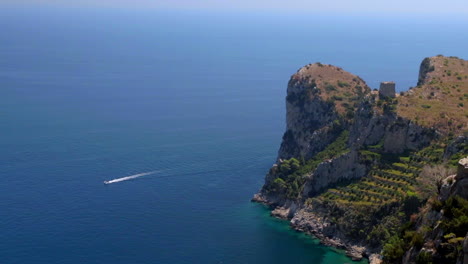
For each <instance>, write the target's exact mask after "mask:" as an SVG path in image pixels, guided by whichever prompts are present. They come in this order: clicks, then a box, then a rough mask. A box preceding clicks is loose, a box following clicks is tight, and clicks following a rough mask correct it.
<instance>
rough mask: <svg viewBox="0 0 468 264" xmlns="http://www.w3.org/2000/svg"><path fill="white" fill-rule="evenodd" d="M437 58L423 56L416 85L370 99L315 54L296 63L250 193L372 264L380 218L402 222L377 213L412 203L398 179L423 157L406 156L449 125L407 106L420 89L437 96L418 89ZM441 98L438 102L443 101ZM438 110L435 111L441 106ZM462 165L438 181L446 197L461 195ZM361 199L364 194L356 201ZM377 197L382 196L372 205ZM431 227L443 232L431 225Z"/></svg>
mask: <svg viewBox="0 0 468 264" xmlns="http://www.w3.org/2000/svg"><path fill="white" fill-rule="evenodd" d="M445 60H449V59H448V58H447V59H445V58H440V57H431V58H426V59H424V61H423V62H422V63H421V67H420V73H419V78H418V85H422V88H418V89H420V90H418V91H410V92H408V93H407V94H406V95H405V96H404V97H401V96H400V97H399V98H391V97H385V98H378V97H377V96H376V94H375V93H373V92H371V91H370V88H369V87H368V86H367V85H366V83H365V82H364V81H363V80H362V79H361V78H359V77H358V76H356V75H353V74H351V73H349V72H346V71H344V70H343V69H341V68H339V67H335V66H331V65H324V64H320V63H315V64H309V65H306V66H304V67H302V68H301V69H299V70H298V72H297V73H295V74H294V75H292V77H291V79H290V81H289V83H288V88H287V97H286V132H285V133H284V135H283V140H282V143H281V146H280V149H279V151H278V158H277V164H275V165H274V166H273V167H272V168H271V169H270V171H269V173H268V174H267V175H266V177H265V185H264V186H263V187H262V189H261V190H260V192H259V193H258V194H256V195H255V196H254V198H253V199H252V200H253V201H256V202H261V203H265V204H267V205H269V206H271V207H272V215H273V216H276V217H279V218H283V219H290V220H291V225H292V226H293V227H294V228H295V229H297V230H300V231H304V232H307V233H310V234H312V235H314V236H316V237H318V238H319V239H320V240H321V241H322V243H324V244H326V245H330V246H334V247H338V248H344V249H346V251H347V254H348V255H349V256H350V257H352V258H353V259H360V258H362V257H366V256H367V257H369V256H370V260H371V263H380V262H381V261H382V257H381V256H380V255H379V254H378V253H379V252H380V250H381V249H382V246H383V245H382V244H381V243H382V241H384V240H383V239H388V235H387V236H386V235H385V234H382V236H380V235H379V234H378V232H381V231H382V230H383V231H386V230H385V228H386V227H388V226H390V227H392V228H394V230H393V231H392V232H396V231H395V230H396V229H395V228H396V227H395V226H394V225H395V224H393V222H398V221H400V224H401V221H403V220H402V219H396V220H395V219H394V218H391V217H388V218H385V217H386V216H387V215H386V214H389V213H390V212H393V213H394V212H400V213H402V210H403V211H405V212H403V214H404V215H405V214H408V215H407V216H406V217H409V215H410V214H411V213H414V212H416V211H415V210H417V204H416V203H417V201H415V199H416V198H414V187H411V188H406V187H405V186H404V185H405V184H409V185H410V184H415V176H414V175H415V173H416V172H417V171H419V170H420V168H421V167H422V166H423V163H421V164H419V163H418V164H412V162H413V160H412V159H413V157H408V153H409V152H416V151H420V150H421V149H423V148H427V147H428V146H430V145H431V144H433V143H434V142H435V141H437V140H440V139H441V138H444V137H445V135H446V134H444V133H446V132H447V131H454V130H453V128H452V127H451V128H450V129H446V127H444V126H443V124H444V123H443V122H440V120H436V119H437V118H434V117H433V116H423V117H422V119H423V121H422V122H420V117H419V116H417V115H416V116H415V115H414V113H413V112H409V111H412V109H413V108H412V107H413V106H412V104H411V102H412V100H416V99H421V98H422V95H424V96H426V97H427V96H430V97H431V98H434V97H435V96H436V93H435V92H433V93H430V92H428V93H427V94H426V92H425V91H426V90H427V91H432V90H431V89H432V88H431V87H429V86H428V85H430V84H432V83H434V80H437V81H440V76H441V74H442V72H443V67H442V66H441V65H440V64H441V62H444V61H445ZM453 60H454V62H453V63H455V62H456V63H459V59H456V60H455V59H453ZM449 61H450V60H449ZM450 62H451V63H452V61H450ZM467 65H468V63H467ZM457 67H458V66H457ZM460 67H462V66H460ZM463 67H464V66H463ZM467 73H468V72H467ZM439 75H440V76H439ZM467 76H468V75H467ZM444 78H445V77H444ZM450 80H451V79H450ZM440 82H441V81H440ZM426 86H427V87H426ZM428 87H429V88H428ZM467 87H468V86H467ZM425 89H426V90H425ZM434 89H435V88H434ZM467 92H468V91H467ZM420 94H422V95H420ZM416 96H417V97H416ZM415 98H416V99H415ZM440 98H442V99H444V97H440ZM442 99H441V100H439V101H438V103H440V104H442V103H443V102H444V101H443V100H442ZM400 100H403V102H404V104H401V103H400ZM418 103H419V101H418ZM419 104H420V103H419ZM429 108H431V106H427V105H423V107H422V109H423V110H420V109H419V108H418V109H417V111H426V110H425V109H429ZM415 112H416V110H415ZM418 113H419V112H418ZM430 114H434V113H430ZM437 114H438V115H439V113H437ZM449 114H450V115H448V114H447V115H448V116H450V117H451V118H452V117H453V118H452V119H451V120H452V121H454V120H455V121H457V122H458V121H460V122H461V117H460V115H459V114H458V113H457V114H454V115H452V113H449ZM445 115H446V113H445V112H444V117H445ZM438 118H439V119H440V118H442V114H440V117H438ZM452 121H450V122H451V123H450V124H451V125H452V124H456V125H457V127H459V128H461V129H463V128H464V127H465V126H466V124H465V125H464V124H461V123H460V122H459V123H456V122H452ZM447 122H448V121H447ZM432 124H436V125H434V126H432ZM447 124H448V123H447ZM440 128H442V130H439V129H440ZM440 131H443V132H444V133H441V132H440ZM345 132H346V133H345ZM344 133H345V134H344ZM451 133H452V134H454V133H453V132H451ZM457 133H458V132H457ZM458 134H460V133H458ZM343 135H346V138H345V141H340V140H343V137H342V136H343ZM466 142H467V139H466V137H462V136H461V137H458V138H456V139H455V140H453V141H451V143H449V145H448V146H447V147H445V148H444V150H443V153H442V152H440V153H441V154H443V158H444V159H446V160H447V159H449V158H451V157H452V156H453V155H454V154H456V153H460V152H463V151H465V150H466ZM431 151H433V150H431ZM437 151H439V150H437ZM404 153H406V154H404ZM430 153H432V152H430ZM403 155H406V156H405V157H403ZM424 155H426V154H424ZM424 155H422V156H420V157H419V156H418V157H415V160H416V159H418V160H419V161H421V160H424V159H426V157H425V156H424ZM384 156H385V159H386V160H384V158H383V157H384ZM381 158H382V161H381V160H380V159H381ZM415 162H417V161H415ZM424 162H426V161H424ZM467 163H468V162H467ZM464 164H465V163H464ZM377 167H379V168H380V170H377V169H376V168H377ZM372 170H373V172H372ZM460 171H461V172H459V173H458V175H457V176H452V179H451V180H449V179H446V181H445V186H443V187H442V189H441V192H445V196H446V197H449V196H451V195H455V194H457V195H460V196H461V197H464V198H468V197H467V195H468V177H466V167H464V168H463V169H460ZM372 173H373V174H372ZM374 174H375V177H374ZM459 175H462V176H459ZM370 177H374V178H373V179H372V181H370V182H367V183H366V184H368V185H366V186H367V187H362V186H361V187H360V188H364V189H359V190H358V189H349V190H346V191H343V192H340V191H338V190H335V189H333V190H335V191H334V192H332V193H329V197H330V196H331V197H335V198H334V199H335V200H333V201H338V202H330V203H328V202H329V200H327V199H328V198H326V197H325V198H323V197H322V198H320V199H321V200H320V199H316V197H318V196H320V195H321V194H322V193H323V192H325V191H327V190H328V189H330V188H338V187H336V186H338V185H340V184H341V185H343V184H344V185H346V184H349V183H352V182H356V181H358V180H361V179H365V178H370ZM364 185H365V184H364V183H363V186H364ZM376 188H378V189H379V192H380V193H379V192H377V191H376V190H375V189H376ZM412 188H413V189H412ZM363 192H364V193H363ZM394 193H399V194H401V196H395V195H394ZM342 197H347V198H346V199H348V198H349V199H351V200H344V199H345V198H342ZM350 197H351V198H350ZM395 197H398V198H395ZM363 198H365V199H366V200H365V201H359V199H363ZM314 199H315V200H314ZM340 199H341V200H340ZM379 202H381V203H384V204H382V205H376V204H378V203H379ZM347 204H354V206H355V207H354V209H353V210H355V211H354V212H351V213H349V212H347V207H346V206H347ZM366 206H367V207H366ZM369 206H373V207H369ZM366 208H367V209H368V210H369V212H368V213H369V214H372V215H373V216H376V217H379V219H377V220H375V221H373V220H372V219H369V215H367V218H366V212H362V211H361V212H360V211H359V210H367V209H366ZM398 210H400V211H398ZM332 212H333V213H332ZM340 213H343V214H345V215H347V214H348V213H349V215H351V216H352V217H354V219H353V221H354V222H353V224H355V223H359V222H358V221H360V219H362V220H363V221H367V222H365V223H367V224H372V225H377V226H376V228H375V229H373V228H372V227H369V226H367V227H363V226H361V227H360V228H362V229H361V230H349V229H353V228H350V224H349V223H345V222H346V219H344V218H343V217H342V216H343V215H341V216H340V217H341V218H340V219H335V217H333V214H335V216H336V214H340ZM428 215H431V214H428ZM440 217H442V214H441V213H434V214H433V215H432V218H431V219H432V220H427V219H429V218H427V219H426V220H427V221H428V222H427V221H426V220H425V221H426V222H427V224H428V225H429V224H434V223H436V222H437V219H440ZM384 218H385V219H386V221H388V223H386V224H385V225H384V224H382V227H381V228H383V229H382V230H380V229H378V225H380V224H381V223H380V222H379V221H381V220H382V219H384ZM382 221H383V220H382ZM421 221H422V220H421ZM379 230H380V231H379ZM370 231H373V232H374V231H375V232H376V233H374V234H373V235H372V236H369V234H366V232H370ZM383 231H382V232H383ZM434 232H441V231H438V229H434ZM434 236H435V235H434ZM375 237H377V238H375ZM467 243H468V242H467ZM418 253H419V251H417V250H413V251H408V253H406V255H405V256H404V259H406V261H407V262H408V263H412V262H411V261H413V260H414V258H415V257H416V256H417V254H418Z"/></svg>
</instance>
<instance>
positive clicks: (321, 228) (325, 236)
mask: <svg viewBox="0 0 468 264" xmlns="http://www.w3.org/2000/svg"><path fill="white" fill-rule="evenodd" d="M251 201H252V202H257V203H262V204H265V205H267V206H269V207H270V208H272V209H273V210H272V211H271V213H270V214H271V216H273V217H276V218H280V219H284V220H288V221H290V224H291V227H292V228H293V229H294V230H297V231H299V232H304V233H307V234H309V235H311V236H314V237H316V238H317V239H319V241H320V243H322V244H323V245H325V246H330V247H334V248H338V249H343V250H345V254H346V255H347V256H348V257H350V258H351V259H352V260H354V261H359V260H361V259H363V258H367V259H369V263H370V264H380V263H382V260H381V256H380V255H379V254H377V253H375V252H373V251H371V250H370V249H368V248H367V247H365V246H360V245H357V244H355V243H351V242H348V241H346V240H344V239H341V238H340V236H334V235H336V234H337V232H338V231H337V230H336V228H335V227H332V225H331V224H330V223H329V222H328V221H326V220H325V219H324V218H322V217H320V216H318V215H316V214H314V213H313V212H308V211H307V210H306V209H303V208H299V207H298V206H297V205H296V204H295V203H293V202H289V203H288V202H287V203H286V204H288V205H290V207H284V206H276V207H275V206H273V204H272V203H271V202H269V200H268V199H267V198H266V197H264V196H262V195H261V194H255V195H254V197H253V198H252V200H251ZM291 205H292V206H291ZM332 233H335V234H332Z"/></svg>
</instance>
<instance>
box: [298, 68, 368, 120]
mask: <svg viewBox="0 0 468 264" xmlns="http://www.w3.org/2000/svg"><path fill="white" fill-rule="evenodd" d="M291 80H292V81H307V82H309V83H312V84H315V85H314V86H315V87H316V88H318V89H319V91H320V92H319V93H317V94H316V95H318V96H320V98H322V100H324V101H333V102H334V103H335V107H336V110H337V112H338V113H340V114H345V113H346V112H347V110H354V108H355V106H357V104H358V102H359V101H360V99H362V96H363V95H365V94H367V93H368V92H369V91H370V88H369V87H368V86H367V84H366V82H364V81H363V80H362V79H361V78H360V77H359V76H356V75H354V74H351V73H349V72H347V71H345V70H343V69H342V68H340V67H336V66H333V65H327V64H321V63H314V64H309V65H307V66H304V67H302V68H301V69H300V70H299V71H298V72H297V73H296V74H294V75H293V76H292V79H291Z"/></svg>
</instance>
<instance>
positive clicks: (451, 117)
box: [397, 56, 468, 135]
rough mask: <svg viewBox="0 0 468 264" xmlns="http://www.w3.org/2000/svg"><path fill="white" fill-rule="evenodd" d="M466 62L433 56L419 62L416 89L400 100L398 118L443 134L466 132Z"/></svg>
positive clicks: (467, 71)
mask: <svg viewBox="0 0 468 264" xmlns="http://www.w3.org/2000/svg"><path fill="white" fill-rule="evenodd" d="M467 91H468V61H466V60H463V59H459V58H457V57H443V56H436V57H430V58H426V59H424V60H423V62H422V63H421V67H420V74H419V81H418V86H416V87H415V88H412V89H410V90H409V91H408V92H405V93H404V94H403V96H401V97H400V98H399V99H398V100H399V104H398V108H397V113H398V115H400V116H402V117H405V118H407V119H409V120H412V121H414V122H416V123H418V124H421V125H423V126H427V127H434V128H436V129H437V130H439V131H440V132H442V133H444V134H448V133H452V134H455V135H457V134H460V133H461V132H462V131H466V130H467V129H468V92H467Z"/></svg>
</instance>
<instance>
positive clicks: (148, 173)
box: [104, 171, 158, 184]
mask: <svg viewBox="0 0 468 264" xmlns="http://www.w3.org/2000/svg"><path fill="white" fill-rule="evenodd" d="M156 172H158V171H149V172H144V173H138V174H135V175H130V176H127V177H122V178H118V179H113V180H110V181H104V184H111V183H116V182H123V181H128V180H131V179H135V178H139V177H143V176H146V175H150V174H154V173H156Z"/></svg>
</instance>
